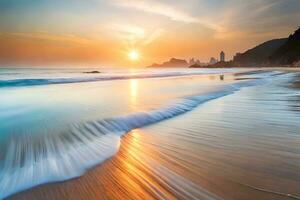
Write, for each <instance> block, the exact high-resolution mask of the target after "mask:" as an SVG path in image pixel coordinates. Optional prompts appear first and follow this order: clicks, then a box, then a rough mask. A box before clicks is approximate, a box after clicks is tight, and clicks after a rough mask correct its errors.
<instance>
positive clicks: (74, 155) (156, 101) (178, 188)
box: [0, 68, 300, 199]
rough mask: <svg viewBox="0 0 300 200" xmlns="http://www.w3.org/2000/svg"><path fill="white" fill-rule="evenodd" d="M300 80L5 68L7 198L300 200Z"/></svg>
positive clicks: (2, 106) (295, 76) (3, 191)
mask: <svg viewBox="0 0 300 200" xmlns="http://www.w3.org/2000/svg"><path fill="white" fill-rule="evenodd" d="M92 71H98V72H99V73H86V72H92ZM299 77H300V73H299V72H298V71H296V70H286V69H259V70H257V69H239V68H236V69H108V68H103V69H78V68H77V69H75V68H74V69H70V68H66V69H36V68H26V69H21V68H2V69H0V199H3V198H7V197H10V198H12V199H14V198H15V199H41V198H43V199H47V198H46V196H49V199H51V198H50V197H52V198H55V199H60V198H67V199H83V198H88V199H110V198H113V199H143V198H146V197H147V198H146V199H299V196H300V190H299V185H300V170H299V169H300V162H299V160H300V159H299V158H300V135H299V134H300V132H299V130H300V123H299V119H300V112H299V111H300V106H299V105H300V104H299V102H300V87H299V80H300V78H299ZM74 178H77V179H74ZM71 179H72V180H71ZM79 180H80V181H79ZM53 182H60V183H57V184H54V185H49V184H47V185H45V184H46V183H53ZM40 185H42V186H40ZM36 186H39V187H36ZM106 187H109V189H105V188H106ZM32 188H33V189H32ZM72 188H73V189H72ZM74 188H77V189H76V192H74ZM28 189H31V190H28ZM25 190H27V191H25ZM22 191H23V192H22ZM24 191H25V192H24ZM66 191H67V192H66ZM18 192H21V193H18ZM16 193H18V194H16ZM100 193H101V194H100ZM14 194H15V195H14ZM11 195H12V196H11Z"/></svg>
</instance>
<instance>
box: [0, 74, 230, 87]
mask: <svg viewBox="0 0 300 200" xmlns="http://www.w3.org/2000/svg"><path fill="white" fill-rule="evenodd" d="M228 72H230V71H228V70H227V71H226V70H225V71H224V70H223V71H217V70H216V71H207V70H206V71H202V72H201V71H200V72H193V71H186V72H164V73H162V72H160V73H157V72H156V73H154V72H152V73H139V74H130V73H129V74H121V75H120V74H111V75H110V74H105V73H104V74H102V73H101V75H98V76H92V77H91V76H88V77H68V78H28V79H9V80H0V88H3V87H20V86H34V85H49V84H66V83H82V82H95V81H111V80H124V79H144V78H164V77H176V76H188V75H202V74H216V73H228Z"/></svg>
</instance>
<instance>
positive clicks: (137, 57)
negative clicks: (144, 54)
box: [128, 50, 140, 61]
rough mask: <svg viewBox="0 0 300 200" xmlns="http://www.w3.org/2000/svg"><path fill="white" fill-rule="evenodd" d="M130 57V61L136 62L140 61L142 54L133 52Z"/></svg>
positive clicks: (129, 54)
mask: <svg viewBox="0 0 300 200" xmlns="http://www.w3.org/2000/svg"><path fill="white" fill-rule="evenodd" d="M128 57H129V59H130V60H132V61H136V60H138V59H139V58H140V54H139V52H137V51H136V50H131V51H130V52H129V53H128Z"/></svg>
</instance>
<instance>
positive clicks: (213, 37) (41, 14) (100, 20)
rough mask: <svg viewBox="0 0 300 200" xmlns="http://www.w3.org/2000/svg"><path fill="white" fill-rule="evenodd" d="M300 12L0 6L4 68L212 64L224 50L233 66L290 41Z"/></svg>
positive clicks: (206, 4)
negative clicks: (270, 43)
mask: <svg viewBox="0 0 300 200" xmlns="http://www.w3.org/2000/svg"><path fill="white" fill-rule="evenodd" d="M299 10H300V0H251V1H249V0H176V1H175V0H0V65H1V66H58V65H74V66H75V65H78V66H82V67H84V66H108V67H113V66H120V67H127V66H147V65H150V64H152V63H160V62H163V61H166V60H169V59H170V58H171V57H176V58H181V59H189V58H192V57H194V58H197V59H200V61H201V62H207V61H208V60H209V59H210V57H216V58H218V55H219V52H220V51H222V50H223V51H224V52H225V54H226V59H227V60H229V59H232V56H233V55H235V53H237V52H243V51H245V50H247V49H249V48H252V47H254V46H255V45H257V44H259V43H261V42H264V41H267V40H270V39H275V38H282V37H287V36H288V35H289V34H291V33H292V32H293V31H295V30H296V29H297V28H298V27H299V26H300V23H299V22H300V12H299ZM132 51H135V52H138V54H139V59H138V60H135V61H133V60H132V59H130V57H129V56H128V54H130V52H132Z"/></svg>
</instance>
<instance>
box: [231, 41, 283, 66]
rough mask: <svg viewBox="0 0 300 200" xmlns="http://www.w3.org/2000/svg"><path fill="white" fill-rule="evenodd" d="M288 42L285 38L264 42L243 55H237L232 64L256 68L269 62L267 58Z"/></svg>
mask: <svg viewBox="0 0 300 200" xmlns="http://www.w3.org/2000/svg"><path fill="white" fill-rule="evenodd" d="M287 41H288V39H287V38H282V39H275V40H270V41H267V42H264V43H262V44H260V45H258V46H256V47H254V48H252V49H250V50H248V51H246V52H245V53H238V54H237V55H236V56H235V57H234V59H233V62H234V63H235V65H236V66H241V67H242V66H247V67H251V66H258V65H263V64H266V63H268V62H269V58H270V56H271V55H273V54H274V53H275V52H276V51H277V50H278V49H279V48H280V47H282V46H283V45H285V43H286V42H287Z"/></svg>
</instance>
